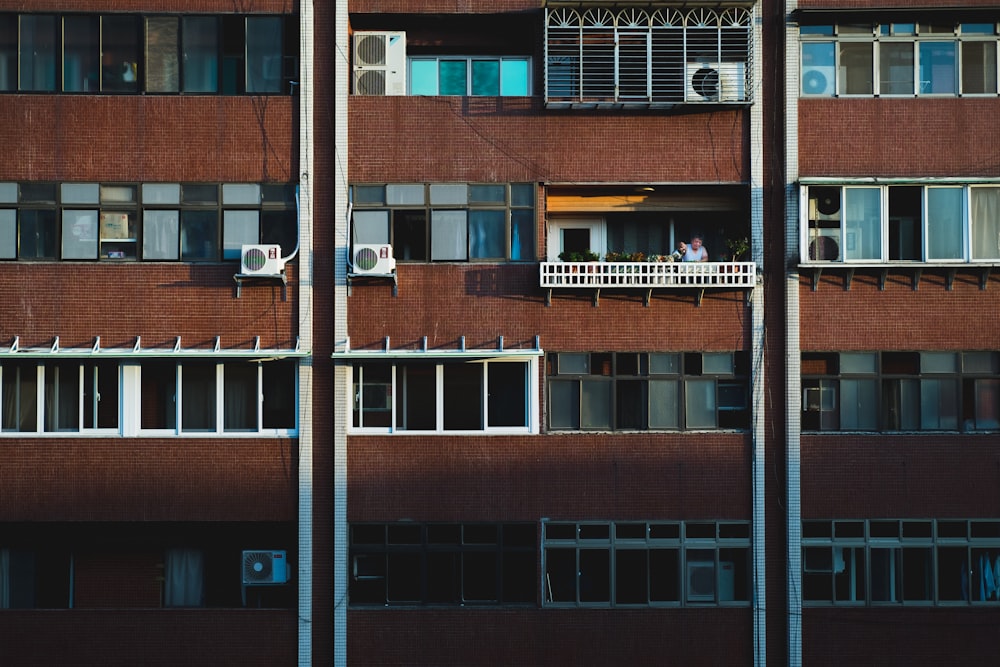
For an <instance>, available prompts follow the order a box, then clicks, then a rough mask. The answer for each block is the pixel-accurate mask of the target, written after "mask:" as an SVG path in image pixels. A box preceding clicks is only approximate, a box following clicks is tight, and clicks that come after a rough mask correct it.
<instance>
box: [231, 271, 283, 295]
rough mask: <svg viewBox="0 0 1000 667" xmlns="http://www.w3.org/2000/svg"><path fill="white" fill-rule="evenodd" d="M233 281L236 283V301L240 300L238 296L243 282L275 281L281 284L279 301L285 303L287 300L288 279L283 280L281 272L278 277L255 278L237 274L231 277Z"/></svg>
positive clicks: (261, 276)
mask: <svg viewBox="0 0 1000 667" xmlns="http://www.w3.org/2000/svg"><path fill="white" fill-rule="evenodd" d="M233 280H235V281H236V298H237V299H238V298H240V294H241V293H242V291H243V283H244V282H257V281H267V282H275V281H278V282H280V283H281V300H282V301H287V300H288V279H287V278H285V274H284V272H282V273H281V275H278V276H263V275H260V276H255V275H248V274H246V273H237V274H236V275H234V276H233Z"/></svg>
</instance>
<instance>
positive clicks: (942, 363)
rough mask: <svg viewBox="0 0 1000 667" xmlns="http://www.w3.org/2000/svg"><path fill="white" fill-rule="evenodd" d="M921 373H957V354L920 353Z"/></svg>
mask: <svg viewBox="0 0 1000 667" xmlns="http://www.w3.org/2000/svg"><path fill="white" fill-rule="evenodd" d="M920 372H921V373H957V372H958V354H956V353H955V352H921V353H920Z"/></svg>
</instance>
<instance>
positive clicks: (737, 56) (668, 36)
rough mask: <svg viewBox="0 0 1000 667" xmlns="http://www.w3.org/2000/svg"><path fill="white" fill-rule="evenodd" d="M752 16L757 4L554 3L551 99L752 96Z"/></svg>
mask: <svg viewBox="0 0 1000 667" xmlns="http://www.w3.org/2000/svg"><path fill="white" fill-rule="evenodd" d="M752 16H753V13H752V10H751V9H750V8H749V7H734V8H729V9H722V10H717V9H714V8H708V7H690V8H689V7H685V8H684V9H676V8H663V9H656V10H650V9H648V8H646V7H645V6H643V7H624V8H615V9H611V8H607V7H600V8H591V9H573V8H554V9H549V10H547V13H546V24H545V53H546V63H545V99H546V102H547V103H548V104H549V105H554V104H555V105H567V106H573V105H581V106H582V105H593V104H601V103H615V104H641V105H650V104H679V103H685V102H710V103H747V102H751V101H752V99H753V95H752V90H753V86H751V85H748V81H749V75H750V73H751V71H752V69H753V68H752V56H753V30H752Z"/></svg>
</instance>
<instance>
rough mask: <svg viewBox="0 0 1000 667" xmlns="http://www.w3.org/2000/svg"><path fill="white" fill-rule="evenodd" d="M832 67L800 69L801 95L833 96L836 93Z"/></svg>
mask: <svg viewBox="0 0 1000 667" xmlns="http://www.w3.org/2000/svg"><path fill="white" fill-rule="evenodd" d="M834 72H835V68H834V67H833V65H829V66H821V67H813V66H810V67H803V68H802V94H803V95H828V96H829V95H833V94H834V93H836V92H837V89H836V81H835V79H834Z"/></svg>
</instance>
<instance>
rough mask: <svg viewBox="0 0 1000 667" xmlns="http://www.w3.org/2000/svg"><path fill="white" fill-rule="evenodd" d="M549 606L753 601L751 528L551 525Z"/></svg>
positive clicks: (545, 544)
mask: <svg viewBox="0 0 1000 667" xmlns="http://www.w3.org/2000/svg"><path fill="white" fill-rule="evenodd" d="M542 531H543V533H542V550H543V564H542V565H543V571H544V580H543V598H542V599H543V604H544V605H545V606H568V607H627V606H636V607H640V606H698V605H722V604H730V603H736V604H742V605H745V604H746V603H747V602H748V600H749V585H750V583H749V582H750V577H749V565H750V526H749V524H747V523H745V522H718V523H716V522H686V523H685V522H676V521H670V522H668V521H663V522H616V523H606V522H586V523H584V522H581V523H565V522H555V521H553V522H544V523H543V524H542Z"/></svg>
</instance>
